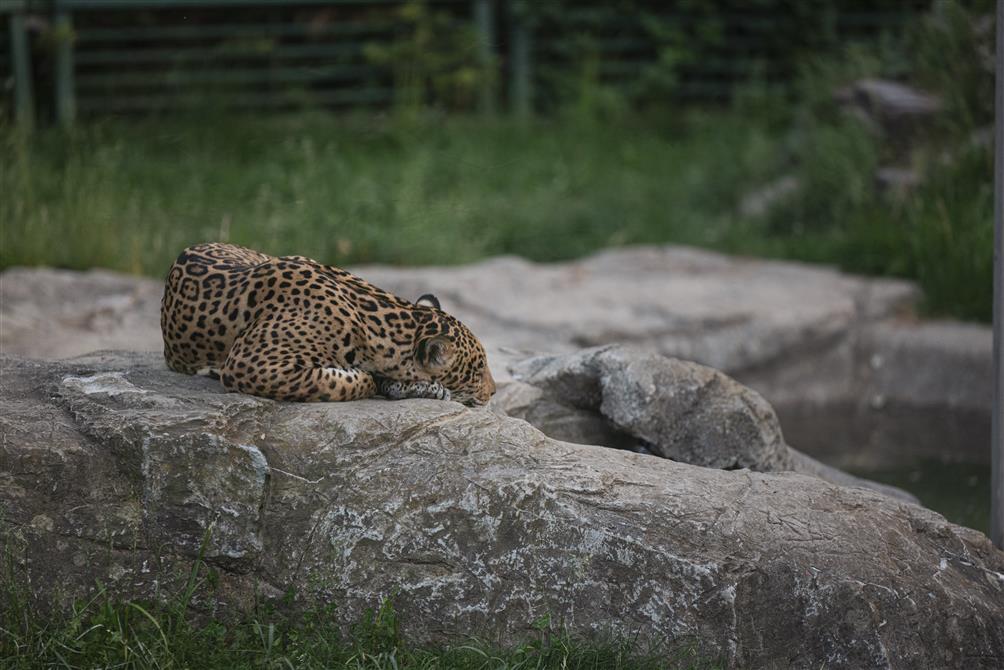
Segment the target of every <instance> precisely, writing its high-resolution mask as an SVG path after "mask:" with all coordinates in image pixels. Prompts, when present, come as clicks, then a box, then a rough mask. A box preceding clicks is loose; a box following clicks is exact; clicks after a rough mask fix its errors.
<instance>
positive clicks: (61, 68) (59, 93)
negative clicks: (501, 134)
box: [52, 3, 77, 127]
mask: <svg viewBox="0 0 1004 670" xmlns="http://www.w3.org/2000/svg"><path fill="white" fill-rule="evenodd" d="M55 10H56V11H55V16H54V17H53V22H52V25H53V30H54V33H55V36H56V120H57V121H59V123H60V125H62V126H64V127H68V126H71V125H73V120H74V119H75V118H76V116H77V101H76V98H75V97H74V95H75V92H74V85H73V20H72V19H71V18H70V12H69V11H68V10H65V9H63V8H61V7H60V6H59V3H56V7H55Z"/></svg>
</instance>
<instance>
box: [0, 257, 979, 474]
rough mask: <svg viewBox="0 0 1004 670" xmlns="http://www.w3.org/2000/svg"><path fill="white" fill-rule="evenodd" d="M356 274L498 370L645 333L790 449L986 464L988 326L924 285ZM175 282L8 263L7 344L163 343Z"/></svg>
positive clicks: (802, 273)
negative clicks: (967, 318) (445, 316)
mask: <svg viewBox="0 0 1004 670" xmlns="http://www.w3.org/2000/svg"><path fill="white" fill-rule="evenodd" d="M355 269H356V270H357V271H358V272H359V273H360V274H361V275H362V276H364V277H366V278H367V279H369V280H371V281H373V282H374V283H376V284H377V285H379V286H381V287H384V288H387V289H389V290H391V291H394V292H396V293H398V294H400V295H402V296H410V297H417V296H419V295H421V294H423V293H434V294H436V295H437V296H439V298H440V299H441V300H442V302H443V306H444V307H445V308H446V309H447V310H448V311H450V312H451V313H453V314H456V315H457V316H458V317H459V318H460V319H461V320H463V321H464V322H465V323H467V324H469V325H470V326H471V328H472V329H473V330H474V332H475V333H477V334H478V335H479V336H480V337H481V338H482V339H483V340H484V341H485V342H486V344H488V345H489V346H490V347H491V348H492V356H493V359H492V366H493V373H495V374H496V376H497V375H498V374H502V373H504V370H502V369H501V368H502V366H501V365H500V364H499V362H498V359H497V357H496V353H497V352H498V351H500V350H501V349H502V348H509V349H515V350H525V351H528V352H542V353H554V354H557V353H568V352H573V351H576V350H578V349H580V348H582V347H590V346H599V345H605V344H610V343H626V344H632V345H637V346H639V347H644V348H646V349H647V350H649V351H652V352H656V353H659V354H663V355H665V356H670V357H675V358H681V359H685V360H692V361H695V362H697V363H701V364H704V365H709V366H711V367H714V368H716V369H719V370H722V371H723V372H725V373H727V374H728V375H730V376H732V377H734V378H736V379H737V380H739V381H740V382H741V383H743V384H745V385H747V386H749V387H751V388H753V389H755V390H757V391H758V392H759V393H761V394H762V395H763V396H764V397H765V398H766V399H767V400H768V402H770V404H771V405H772V406H773V407H774V409H775V410H776V411H777V414H778V416H779V417H780V419H781V425H782V426H783V427H784V432H785V436H786V437H787V440H788V441H789V442H790V443H791V444H793V445H795V446H797V447H798V448H800V449H802V450H804V451H806V452H807V453H809V454H812V455H813V456H819V457H825V459H826V460H828V461H831V462H832V463H834V464H837V465H841V466H851V465H854V466H858V467H903V466H904V464H910V463H911V462H913V461H914V459H916V458H918V457H919V456H921V455H923V456H931V455H933V456H934V457H937V458H941V457H947V458H952V459H954V460H960V461H968V462H976V463H985V462H987V459H988V453H989V451H988V450H987V449H986V444H988V442H989V439H990V394H989V392H985V391H984V389H989V388H990V380H991V376H990V370H991V346H990V343H991V335H990V329H989V328H987V327H985V326H973V325H969V324H958V323H948V322H940V323H936V324H930V323H923V322H921V323H917V322H916V321H915V320H914V319H911V318H910V317H909V314H910V312H911V310H912V306H913V304H914V303H915V301H916V299H917V297H918V296H919V292H918V291H917V289H916V287H914V286H913V285H912V284H910V283H908V282H903V281H896V280H883V279H865V278H861V277H853V276H848V275H844V274H841V273H840V272H837V271H836V270H833V269H831V268H826V267H819V266H810V265H803V264H799V263H781V262H775V261H764V260H758V259H747V258H733V257H728V256H724V255H721V254H716V253H711V252H707V251H699V250H695V249H687V248H682V247H634V248H625V249H614V250H609V251H604V252H602V253H599V254H596V255H594V256H590V257H588V258H584V259H581V260H577V261H572V262H568V263H554V264H538V263H531V262H528V261H525V260H522V259H518V258H495V259H490V260H487V261H484V262H481V263H476V264H472V265H466V266H458V267H426V268H391V267H376V266H371V267H363V268H355ZM161 291H162V284H161V282H160V281H159V280H155V279H141V278H135V277H126V276H124V275H117V274H114V273H108V272H101V271H96V272H87V273H79V272H67V271H60V270H50V269H44V268H43V269H16V268H15V269H11V270H7V271H5V272H3V273H2V274H0V351H3V352H5V353H9V354H20V355H24V356H31V357H36V358H63V357H68V356H76V355H80V354H83V353H87V352H89V351H93V350H94V349H98V348H116V349H129V350H148V351H159V350H160V349H161V346H162V345H161V342H160V330H159V326H158V324H159V315H158V308H159V304H160V295H161ZM892 350H895V351H896V352H897V353H896V355H888V352H890V351H892ZM524 357H525V356H524ZM920 386H922V387H923V391H922V394H921V392H920V391H918V389H919V388H920ZM967 388H968V389H971V390H972V392H971V393H968V394H967V393H963V392H961V391H959V389H967ZM943 455H946V456H943Z"/></svg>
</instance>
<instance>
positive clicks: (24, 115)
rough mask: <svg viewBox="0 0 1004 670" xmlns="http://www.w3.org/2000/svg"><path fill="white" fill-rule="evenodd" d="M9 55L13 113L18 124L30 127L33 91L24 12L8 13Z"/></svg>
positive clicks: (32, 120) (32, 113) (33, 116)
mask: <svg viewBox="0 0 1004 670" xmlns="http://www.w3.org/2000/svg"><path fill="white" fill-rule="evenodd" d="M10 56H11V65H12V68H13V71H14V115H15V118H16V119H17V122H18V125H21V126H23V127H25V128H31V126H32V124H33V123H34V122H35V92H34V86H33V84H32V81H31V56H30V54H29V51H28V33H27V31H26V30H25V28H24V14H22V13H21V12H19V11H18V12H13V13H12V14H11V15H10Z"/></svg>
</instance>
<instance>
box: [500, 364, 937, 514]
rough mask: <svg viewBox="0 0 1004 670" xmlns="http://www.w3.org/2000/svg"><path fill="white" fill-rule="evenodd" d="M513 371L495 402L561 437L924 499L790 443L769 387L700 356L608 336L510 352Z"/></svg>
mask: <svg viewBox="0 0 1004 670" xmlns="http://www.w3.org/2000/svg"><path fill="white" fill-rule="evenodd" d="M508 371H509V372H510V373H511V374H512V375H513V377H514V380H513V381H512V382H509V383H506V384H503V386H502V390H501V392H500V394H499V397H498V398H496V399H495V400H494V401H493V403H492V404H493V406H496V407H500V408H504V410H505V411H506V413H507V414H509V415H510V416H517V417H519V418H522V419H526V420H527V421H529V422H530V423H531V424H533V425H534V426H535V427H537V428H538V429H540V430H541V431H543V432H544V433H545V434H546V435H548V436H550V437H553V438H555V439H560V440H565V441H569V442H578V443H581V444H600V445H603V446H608V447H614V448H620V449H628V450H631V451H635V452H639V453H646V454H652V455H655V456H660V457H662V458H669V459H671V460H674V461H679V462H681V463H688V464H690V465H700V466H702V467H709V468H717V469H723V470H739V469H749V470H755V471H758V472H790V471H792V472H802V473H805V474H811V475H815V476H817V477H821V478H822V479H825V480H826V481H830V482H832V483H835V484H841V485H844V486H864V487H866V488H872V489H874V490H877V491H881V492H883V493H886V494H888V495H892V496H894V497H898V498H901V499H904V500H908V501H911V502H917V499H916V498H915V497H914V496H912V495H910V494H909V493H906V492H905V491H901V490H899V489H896V488H893V487H890V486H885V485H882V484H877V483H875V482H870V481H867V480H863V479H860V478H857V477H853V476H851V475H848V474H847V473H845V472H841V471H840V470H837V469H835V468H831V467H828V466H826V465H824V464H822V463H820V462H818V461H816V460H814V459H812V458H809V457H808V456H806V455H804V454H802V453H800V452H798V451H797V450H795V449H792V448H791V447H789V446H788V445H787V444H785V441H784V437H783V435H782V433H781V425H780V424H779V423H778V420H777V416H776V415H775V414H774V410H773V409H772V408H771V406H770V405H769V404H768V403H767V401H766V400H764V398H763V396H761V395H760V394H759V393H757V392H755V391H753V390H751V389H749V388H746V387H745V386H743V385H742V384H739V383H738V382H736V381H735V380H733V379H731V378H730V377H728V376H726V375H724V374H722V373H721V372H719V371H717V370H714V369H712V368H709V367H706V366H703V365H699V364H697V363H691V362H689V361H681V360H679V359H675V358H667V357H665V356H660V355H659V354H653V353H651V352H646V351H639V350H632V349H630V348H627V347H622V346H616V345H611V346H607V347H597V348H593V349H586V350H583V351H581V352H577V353H574V354H565V355H558V356H537V357H532V358H528V359H523V360H516V361H512V362H510V363H509V365H508Z"/></svg>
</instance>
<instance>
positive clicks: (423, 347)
mask: <svg viewBox="0 0 1004 670" xmlns="http://www.w3.org/2000/svg"><path fill="white" fill-rule="evenodd" d="M415 360H416V361H418V364H419V365H421V366H422V367H423V368H425V369H426V370H427V371H429V372H431V373H433V374H436V373H437V372H442V371H443V370H445V369H446V368H447V367H448V366H449V365H450V361H451V360H453V342H451V341H450V340H449V339H448V338H447V337H445V336H444V335H433V336H432V337H426V338H423V339H421V340H419V341H418V344H417V345H415Z"/></svg>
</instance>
